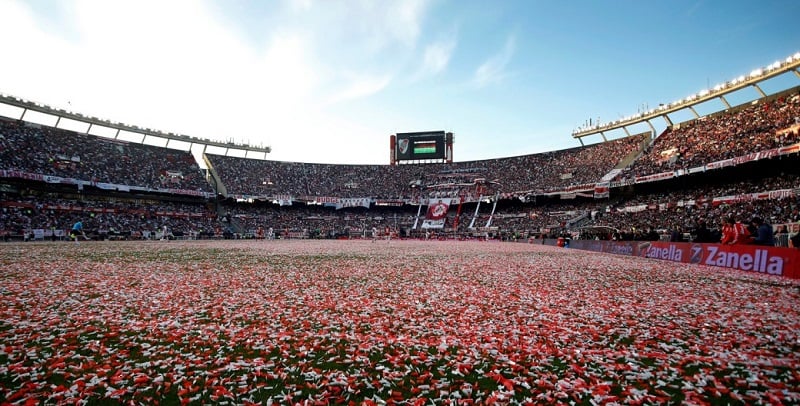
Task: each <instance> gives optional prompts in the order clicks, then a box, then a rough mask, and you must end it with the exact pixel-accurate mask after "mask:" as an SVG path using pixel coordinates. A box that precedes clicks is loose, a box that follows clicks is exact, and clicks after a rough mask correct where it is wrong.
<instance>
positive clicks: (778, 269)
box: [548, 240, 800, 279]
mask: <svg viewBox="0 0 800 406" xmlns="http://www.w3.org/2000/svg"><path fill="white" fill-rule="evenodd" d="M555 241H556V240H552V241H551V240H548V243H550V242H552V244H553V245H555ZM570 249H579V250H587V251H595V252H607V253H611V254H620V255H634V256H642V257H646V258H653V259H660V260H665V261H673V262H682V263H687V264H689V263H690V264H698V265H708V266H715V267H721V268H730V269H739V270H742V271H748V272H758V273H763V274H767V275H779V276H783V277H787V278H792V279H800V249H797V248H784V247H765V246H761V245H720V244H692V243H682V242H665V241H654V242H646V241H641V242H638V243H637V242H633V243H632V242H630V241H627V242H622V241H619V242H618V241H588V240H587V241H584V240H576V241H572V243H570Z"/></svg>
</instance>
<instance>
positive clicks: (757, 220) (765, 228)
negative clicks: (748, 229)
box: [752, 217, 775, 247]
mask: <svg viewBox="0 0 800 406" xmlns="http://www.w3.org/2000/svg"><path fill="white" fill-rule="evenodd" d="M752 224H753V225H754V226H755V227H756V236H755V238H753V240H752V241H753V244H757V245H767V246H770V247H772V246H774V245H775V236H774V235H773V232H772V225H770V224H768V223H766V222H765V221H764V220H763V219H762V218H761V217H753V220H752Z"/></svg>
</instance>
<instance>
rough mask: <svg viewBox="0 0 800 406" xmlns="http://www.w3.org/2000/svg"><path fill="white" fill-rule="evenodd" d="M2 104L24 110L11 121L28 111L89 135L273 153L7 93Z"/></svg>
mask: <svg viewBox="0 0 800 406" xmlns="http://www.w3.org/2000/svg"><path fill="white" fill-rule="evenodd" d="M0 103H2V104H5V105H9V106H14V107H18V108H21V109H22V110H23V113H22V115H21V116H20V117H16V118H15V117H8V118H10V119H17V120H22V121H27V120H25V113H27V112H28V111H34V112H38V113H43V114H47V115H50V116H55V117H57V118H58V119H57V120H56V124H55V125H54V127H56V128H59V127H58V123H59V122H60V120H61V119H62V118H63V119H70V120H74V121H78V122H81V123H84V124H88V125H89V129H87V131H86V132H85V133H87V134H88V133H89V131H90V129H91V127H92V126H95V125H96V126H100V127H105V128H111V129H113V130H117V136H118V135H119V132H120V131H128V132H133V133H137V134H141V135H143V136H151V137H158V138H163V139H166V140H168V141H167V142H169V140H174V141H180V142H186V143H189V144H190V145H191V144H197V145H203V146H205V147H208V146H213V147H219V148H224V149H225V151H226V152H225V155H227V153H228V151H231V150H232V151H237V150H238V151H246V152H256V153H262V154H264V155H265V156H266V154H268V153H270V152H272V148H271V147H269V146H253V145H249V144H245V143H235V142H223V141H214V140H210V139H207V138H198V137H192V136H188V135H184V134H175V133H165V132H162V131H159V130H155V129H151V128H141V127H139V126H135V125H128V124H124V123H118V122H114V121H111V120H105V119H100V118H97V117H93V116H86V115H83V114H80V113H76V112H73V111H68V110H64V109H57V108H54V107H50V106H48V105H45V104H42V103H37V102H34V101H30V100H27V99H23V98H19V97H14V96H10V95H7V94H5V93H0ZM143 141H144V139H143V140H142V143H144V142H143Z"/></svg>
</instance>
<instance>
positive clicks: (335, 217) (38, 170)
mask: <svg viewBox="0 0 800 406" xmlns="http://www.w3.org/2000/svg"><path fill="white" fill-rule="evenodd" d="M797 128H800V95H798V94H796V93H795V94H790V95H788V96H783V97H780V98H776V99H774V100H770V101H763V100H762V101H760V102H759V103H754V104H751V105H748V106H744V107H741V108H739V109H736V110H735V111H732V112H725V113H720V114H719V115H716V116H711V117H707V118H704V119H701V120H695V121H694V122H692V123H688V124H682V125H680V126H676V128H674V129H672V130H670V131H667V132H666V133H664V134H662V135H661V136H660V137H658V138H656V139H655V140H650V139H649V138H648V135H647V134H641V135H637V136H631V137H626V138H622V139H618V140H614V141H609V142H604V143H599V144H593V145H588V146H584V147H580V148H572V149H567V150H561V151H552V152H546V153H539V154H531V155H523V156H517V157H507V158H496V159H489V160H481V161H469V162H456V163H438V164H430V163H429V164H403V165H395V166H390V165H333V164H315V163H300V162H279V161H269V160H255V159H244V158H235V157H225V156H216V155H209V156H208V158H209V161H210V162H211V164H212V169H213V171H214V172H216V173H217V174H218V176H219V178H220V179H221V180H222V182H223V185H224V186H225V189H226V191H227V193H228V195H237V194H243V195H263V196H273V197H277V196H291V197H294V198H301V199H302V198H304V197H306V198H307V197H312V198H313V197H317V196H322V197H342V198H347V197H372V198H377V199H394V200H401V199H407V198H419V201H420V202H425V199H427V198H437V197H438V198H446V197H463V196H471V197H473V198H477V197H478V196H481V197H487V196H495V193H500V192H502V193H504V194H503V199H505V200H506V203H507V202H508V201H509V200H512V201H514V202H516V201H517V198H518V197H524V196H526V195H528V194H530V193H531V192H533V193H532V194H534V195H535V194H537V193H538V192H543V193H546V192H549V191H563V190H565V188H568V187H570V186H574V185H593V184H594V183H595V182H597V181H598V180H600V179H601V178H602V177H603V176H605V175H608V174H609V173H610V172H611V170H612V169H614V168H615V167H620V166H621V165H620V164H621V163H622V164H625V163H627V162H629V161H631V160H632V159H633V158H636V157H638V159H637V160H635V161H634V164H633V165H632V166H630V167H629V168H628V169H627V170H625V171H623V174H622V176H631V175H632V174H636V175H640V174H647V173H654V172H659V171H663V170H665V168H672V169H676V168H689V167H693V166H696V165H702V164H705V163H708V162H712V161H715V160H720V159H726V158H731V157H736V156H743V155H746V154H748V153H752V152H756V151H762V150H764V149H769V148H774V147H777V146H782V145H789V144H793V143H796V142H798V141H800V140H799V139H798V135H797ZM787 129H788V131H787ZM642 148H644V150H643V149H642ZM664 151H668V154H664ZM642 153H643V155H641V156H639V155H640V154H642ZM0 170H14V171H22V172H26V173H33V174H40V175H52V176H60V177H70V178H75V179H83V180H91V181H93V182H107V183H115V184H127V185H136V186H140V187H150V188H182V189H191V190H208V189H209V185H208V183H207V182H206V181H205V179H204V177H203V176H202V174H201V171H200V170H199V168H198V166H197V163H196V162H195V161H194V158H193V157H192V155H191V154H189V153H186V152H180V151H172V150H168V149H165V148H160V147H154V146H147V145H141V144H135V143H126V142H118V141H114V140H107V139H102V138H98V137H94V136H89V135H86V134H76V133H73V132H69V131H64V130H59V129H50V128H45V127H42V126H39V125H33V124H25V123H21V122H19V121H11V120H0ZM798 188H800V181H799V180H798V177H797V176H796V175H787V176H775V177H769V178H762V179H758V181H741V182H731V183H727V184H725V185H723V186H719V185H717V186H708V185H703V186H697V187H696V188H694V189H692V188H688V189H687V188H684V189H681V190H670V191H662V192H659V193H654V194H636V195H626V196H624V198H621V199H620V198H618V200H612V201H609V200H594V199H592V200H590V201H585V200H580V199H579V200H577V201H573V200H565V201H557V202H556V203H552V204H538V205H537V204H535V203H533V204H526V200H525V199H521V201H522V202H523V203H522V204H501V205H499V206H498V210H497V211H496V212H491V210H492V207H493V206H492V205H491V204H484V205H482V206H479V208H480V210H478V211H475V203H474V202H473V203H471V204H468V205H465V208H464V210H463V211H460V210H459V211H456V210H454V209H453V208H451V210H450V212H449V213H448V218H447V223H446V224H447V227H448V228H450V229H453V228H455V233H459V234H464V235H466V234H469V233H471V232H472V231H471V230H468V227H469V226H470V225H473V226H474V227H477V228H481V229H487V230H489V229H491V230H498V231H499V232H500V233H501V234H503V235H514V236H519V237H528V236H542V235H547V234H550V235H553V233H559V232H563V230H564V229H567V228H572V229H576V228H578V227H583V228H584V229H585V230H591V231H587V232H586V233H585V235H589V236H591V237H593V238H616V239H652V238H655V237H656V236H657V238H665V236H669V238H675V236H680V238H683V239H686V238H692V233H693V232H694V231H693V230H696V229H698V228H699V226H700V225H701V224H703V225H704V226H705V227H708V228H709V229H710V230H711V233H712V235H714V236H715V237H713V238H719V235H720V231H721V222H722V220H723V219H726V218H737V219H740V220H741V221H749V220H751V219H752V218H759V219H763V220H764V221H765V222H767V223H770V224H786V223H792V222H797V221H799V220H800V219H799V218H798V216H797V209H798V203H797V198H796V197H791V198H782V199H766V200H746V201H737V202H727V203H724V204H714V203H712V202H711V200H710V198H711V197H720V196H729V195H739V194H743V193H752V192H763V191H770V190H778V189H798ZM796 195H797V194H796V193H795V194H794V195H793V196H796ZM694 200H696V203H692V204H675V202H677V201H694ZM229 203H230V202H229ZM423 204H424V203H423ZM0 206H2V213H1V214H2V217H0V232H3V233H5V234H12V233H14V234H20V233H22V234H26V233H27V231H25V230H31V229H45V230H54V229H67V228H69V226H70V224H71V223H73V222H74V221H76V220H78V219H83V220H84V221H86V222H87V225H86V226H87V228H88V229H91V230H93V231H94V232H95V233H97V234H100V235H114V234H124V235H127V236H138V235H142V234H143V233H149V232H150V231H153V230H164V227H167V228H168V229H169V230H170V232H173V233H175V234H179V235H180V234H207V235H218V234H220V231H219V229H220V228H223V229H224V230H225V231H223V233H233V232H235V233H237V234H239V235H254V234H256V233H257V232H256V230H265V229H273V230H275V234H276V235H278V236H280V235H281V234H285V235H288V233H289V232H290V231H291V232H294V233H296V234H297V235H304V236H313V237H333V236H338V235H351V234H357V233H362V234H366V233H367V232H368V230H371V229H372V228H375V229H378V230H394V232H395V233H398V234H402V233H401V230H406V231H408V230H412V229H416V230H419V227H414V226H415V225H418V223H419V222H420V218H419V217H418V216H417V212H416V208H417V207H416V206H405V207H402V208H397V207H377V206H373V207H371V208H368V209H366V208H357V209H349V210H334V209H332V208H330V207H322V206H315V205H305V204H302V203H299V204H295V205H294V206H288V207H278V206H271V205H266V206H255V205H249V206H248V205H243V206H242V205H233V206H231V207H229V209H228V211H229V214H228V215H225V216H223V218H221V219H219V220H218V219H217V218H216V213H215V212H214V211H213V210H211V209H210V208H208V207H205V204H204V203H202V202H200V201H198V202H197V203H196V204H189V203H182V204H178V203H164V202H160V201H154V202H147V203H141V202H137V201H119V200H118V201H116V202H115V203H109V202H107V201H92V200H91V199H88V200H87V199H86V198H83V199H82V200H80V201H58V200H54V199H52V198H38V199H37V198H21V197H19V196H12V195H9V196H4V198H3V199H0ZM630 207H637V209H635V210H631V209H630ZM423 213H424V212H423ZM489 226H490V227H489ZM609 230H614V231H609ZM407 234H408V233H407ZM614 234H616V235H614ZM695 234H696V233H695ZM687 236H688V237H687Z"/></svg>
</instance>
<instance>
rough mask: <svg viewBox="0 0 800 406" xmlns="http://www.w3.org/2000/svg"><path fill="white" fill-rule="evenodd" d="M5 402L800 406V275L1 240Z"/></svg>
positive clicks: (502, 252) (411, 249)
mask: <svg viewBox="0 0 800 406" xmlns="http://www.w3.org/2000/svg"><path fill="white" fill-rule="evenodd" d="M0 296H1V297H2V299H1V301H0V403H2V404H40V403H45V404H58V403H64V404H66V403H69V404H74V403H84V404H115V403H134V404H139V403H142V404H185V403H190V404H209V403H214V404H269V403H273V404H300V405H305V404H308V405H325V404H413V405H423V404H453V405H455V404H553V403H564V404H570V403H572V404H586V405H596V404H608V403H626V404H627V403H639V404H653V403H660V404H663V403H673V404H677V403H711V404H754V403H765V404H791V403H795V404H797V403H800V372H798V370H797V369H796V368H797V366H798V365H800V306H798V304H799V303H800V283H798V282H796V281H791V280H788V279H781V278H779V277H772V276H767V275H762V274H756V273H747V272H742V271H733V270H729V269H723V268H712V267H705V266H700V265H689V264H679V263H674V262H668V261H658V260H651V259H645V258H637V257H626V256H617V255H610V254H600V253H590V252H584V251H578V250H574V249H563V248H557V247H548V246H542V245H535V244H528V243H501V242H477V241H473V242H466V241H465V242H457V241H399V240H392V241H385V240H378V241H375V242H373V241H371V240H357V241H356V240H353V241H336V240H277V241H255V240H247V241H245V240H241V241H224V240H223V241H170V242H159V241H153V242H94V241H81V242H80V243H79V244H75V243H74V242H58V243H52V242H47V243H40V242H37V243H4V244H0Z"/></svg>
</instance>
